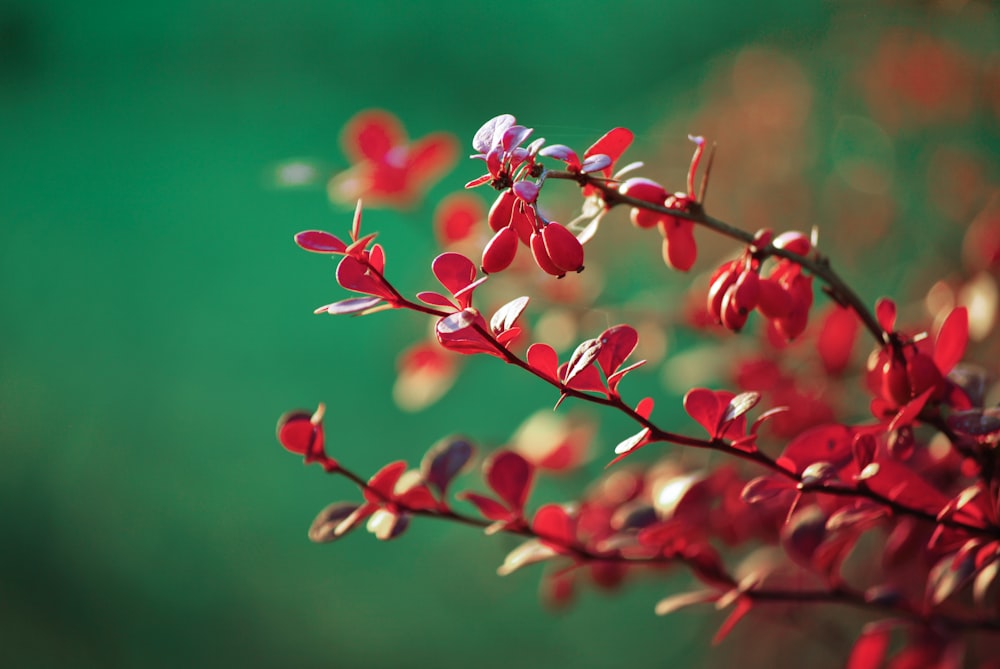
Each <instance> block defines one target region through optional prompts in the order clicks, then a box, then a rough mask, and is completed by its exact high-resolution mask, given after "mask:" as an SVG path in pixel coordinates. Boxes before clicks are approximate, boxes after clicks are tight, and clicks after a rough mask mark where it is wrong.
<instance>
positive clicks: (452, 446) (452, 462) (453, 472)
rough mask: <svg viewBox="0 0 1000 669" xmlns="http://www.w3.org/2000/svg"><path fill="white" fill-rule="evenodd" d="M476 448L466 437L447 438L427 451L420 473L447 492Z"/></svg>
mask: <svg viewBox="0 0 1000 669" xmlns="http://www.w3.org/2000/svg"><path fill="white" fill-rule="evenodd" d="M474 452H475V449H474V448H473V447H472V444H470V443H469V442H468V441H466V440H465V439H445V440H442V441H440V442H438V443H437V444H435V445H434V446H431V448H430V449H429V450H428V451H427V453H426V455H424V458H423V460H421V461H420V474H421V476H422V477H423V479H424V480H425V481H426V482H427V483H428V484H429V485H432V486H434V487H435V488H437V490H438V491H439V492H440V493H441V494H442V495H444V494H446V493H447V490H448V486H449V485H450V484H451V481H452V479H454V478H455V477H456V476H457V475H458V474H459V473H460V472H461V471H462V469H464V468H465V466H466V465H467V464H468V463H469V460H471V459H472V455H473V453H474Z"/></svg>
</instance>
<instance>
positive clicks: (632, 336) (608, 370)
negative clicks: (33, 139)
mask: <svg viewBox="0 0 1000 669" xmlns="http://www.w3.org/2000/svg"><path fill="white" fill-rule="evenodd" d="M597 339H598V341H600V342H601V350H600V353H599V355H598V356H597V364H598V365H600V366H601V370H602V371H603V372H604V375H605V376H606V377H610V376H611V375H612V374H614V373H615V372H616V371H617V370H618V368H619V367H621V366H622V363H624V362H625V360H626V359H627V358H628V357H629V356H630V355H632V351H634V350H635V347H636V345H637V344H638V343H639V333H638V332H636V330H635V328H634V327H632V326H631V325H615V326H614V327H610V328H608V329H607V330H605V331H604V332H602V333H601V335H600V336H599V337H598V338H597Z"/></svg>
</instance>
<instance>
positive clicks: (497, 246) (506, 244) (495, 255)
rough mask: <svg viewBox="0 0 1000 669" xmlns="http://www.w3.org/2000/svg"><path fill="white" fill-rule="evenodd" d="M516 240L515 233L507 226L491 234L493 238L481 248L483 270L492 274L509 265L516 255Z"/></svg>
mask: <svg viewBox="0 0 1000 669" xmlns="http://www.w3.org/2000/svg"><path fill="white" fill-rule="evenodd" d="M517 241H518V240H517V233H516V232H515V231H514V228H512V227H509V226H508V227H506V228H502V229H501V230H500V231H499V232H497V233H496V234H495V235H493V239H491V240H490V241H489V243H488V244H487V245H486V248H484V249H483V264H482V269H483V272H485V273H486V274H493V273H494V272H502V271H503V270H505V269H507V268H508V267H510V264H511V263H512V262H514V256H515V255H517Z"/></svg>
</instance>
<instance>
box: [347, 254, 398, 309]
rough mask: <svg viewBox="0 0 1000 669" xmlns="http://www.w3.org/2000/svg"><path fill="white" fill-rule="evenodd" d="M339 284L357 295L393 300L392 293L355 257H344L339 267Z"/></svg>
mask: <svg viewBox="0 0 1000 669" xmlns="http://www.w3.org/2000/svg"><path fill="white" fill-rule="evenodd" d="M337 283H339V284H340V285H341V286H342V287H344V288H346V289H347V290H353V291H354V292H356V293H366V294H368V295H377V296H379V297H383V298H386V299H389V300H391V299H393V295H392V293H391V292H390V291H389V290H388V289H387V288H386V287H385V286H384V285H383V283H382V282H381V281H380V280H379V279H377V278H376V277H374V276H373V275H371V274H369V273H368V266H367V265H365V264H364V263H363V262H361V261H360V260H358V259H357V258H355V257H353V256H344V257H343V258H341V260H340V264H339V265H337Z"/></svg>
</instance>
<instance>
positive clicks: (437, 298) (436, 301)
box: [417, 290, 458, 309]
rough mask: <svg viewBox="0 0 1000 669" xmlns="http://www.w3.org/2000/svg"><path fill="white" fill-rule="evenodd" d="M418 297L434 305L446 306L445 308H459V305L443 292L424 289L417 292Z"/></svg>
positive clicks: (425, 302)
mask: <svg viewBox="0 0 1000 669" xmlns="http://www.w3.org/2000/svg"><path fill="white" fill-rule="evenodd" d="M417 299H418V300H420V301H421V302H423V303H424V304H429V305H431V306H432V307H444V308H445V309H457V308H458V306H457V305H456V304H455V303H454V302H452V301H451V300H449V299H448V298H447V297H445V296H444V295H442V294H441V293H438V292H435V291H433V290H424V291H421V292H419V293H417Z"/></svg>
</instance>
